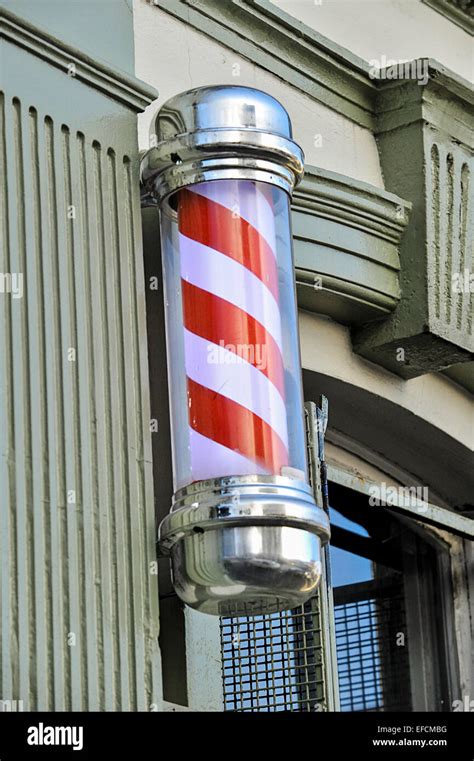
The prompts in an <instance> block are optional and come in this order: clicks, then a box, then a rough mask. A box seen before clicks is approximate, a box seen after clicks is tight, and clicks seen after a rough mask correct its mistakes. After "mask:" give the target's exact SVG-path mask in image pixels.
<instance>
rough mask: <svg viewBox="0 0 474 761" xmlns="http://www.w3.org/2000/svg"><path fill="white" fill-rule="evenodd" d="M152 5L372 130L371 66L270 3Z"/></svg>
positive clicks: (157, 1)
mask: <svg viewBox="0 0 474 761" xmlns="http://www.w3.org/2000/svg"><path fill="white" fill-rule="evenodd" d="M152 2H153V5H155V6H157V7H159V8H161V9H162V10H163V11H166V13H169V14H171V15H173V16H175V17H176V18H178V19H180V20H181V21H183V22H184V23H186V24H187V25H190V26H192V27H194V28H195V29H197V30H198V31H200V32H203V33H204V34H207V35H208V36H209V37H211V38H212V39H214V40H215V41H216V42H218V43H219V44H221V45H225V46H226V47H228V48H230V49H232V50H235V51H236V52H237V53H238V54H239V55H241V56H243V57H244V58H247V59H249V60H250V61H252V63H255V64H257V65H258V66H260V67H262V68H263V69H266V70H267V71H269V72H271V73H272V74H276V75H277V76H278V77H280V78H281V79H283V80H284V81H286V82H288V83H289V84H291V85H292V86H293V87H296V88H298V89H299V90H301V91H302V92H304V93H305V94H306V95H309V96H310V97H312V98H314V99H315V100H318V101H320V102H321V103H323V104H324V105H325V106H326V107H327V108H329V109H331V110H333V111H336V112H338V113H341V114H343V115H344V116H346V117H347V118H349V119H351V120H352V121H354V122H356V123H357V124H359V125H361V126H363V127H366V128H368V129H371V128H373V125H374V108H375V97H376V94H377V85H376V82H375V81H374V80H372V79H370V77H369V65H368V63H366V62H365V61H363V60H362V59H361V58H358V57H357V56H355V55H353V54H351V53H349V52H348V51H347V50H345V49H344V48H342V47H340V46H339V45H337V44H336V43H334V42H332V41H331V40H328V39H327V38H326V37H323V35H321V34H318V32H315V31H314V30H313V29H311V28H310V27H308V26H306V24H303V23H302V22H300V21H297V20H296V19H295V18H293V17H292V16H290V15H289V14H287V13H284V12H283V11H281V10H280V9H279V8H276V7H275V6H274V5H273V4H272V3H270V2H268V0H225V2H215V0H152ZM269 31H271V43H272V46H271V49H270V48H269V44H268V39H269V37H268V33H269Z"/></svg>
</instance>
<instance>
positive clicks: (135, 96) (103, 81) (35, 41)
mask: <svg viewBox="0 0 474 761" xmlns="http://www.w3.org/2000/svg"><path fill="white" fill-rule="evenodd" d="M2 38H3V39H6V40H8V41H9V42H12V43H14V44H15V45H18V46H19V47H22V48H23V49H25V50H27V51H28V52H29V53H32V54H33V55H35V56H37V57H38V58H41V59H43V60H44V61H46V62H47V63H49V64H50V65H52V66H55V67H56V68H58V69H61V71H64V72H65V73H66V74H67V72H68V70H69V68H70V67H71V65H73V66H74V77H75V79H78V80H80V81H81V82H84V83H85V84H87V85H89V86H90V87H93V88H94V89H96V90H100V91H101V92H103V93H104V94H106V95H107V96H108V97H109V98H113V99H114V100H116V101H119V102H120V103H122V104H123V105H125V106H127V107H128V108H130V109H132V110H133V111H137V112H138V111H143V110H144V109H145V108H146V107H147V106H148V105H149V104H150V103H151V102H152V101H153V100H155V99H156V98H157V97H158V93H157V91H156V90H155V88H154V87H150V86H149V85H147V84H145V83H144V82H141V81H140V80H138V79H136V78H135V77H130V76H128V75H127V74H125V73H124V72H122V71H119V70H117V69H112V68H110V67H109V66H107V65H106V64H104V63H102V62H101V61H98V60H97V59H94V58H91V57H90V56H89V55H87V54H85V53H83V52H82V51H81V50H78V49H77V48H75V47H73V46H71V45H68V44H67V43H65V42H63V41H62V40H58V39H57V38H56V37H54V36H53V35H51V34H49V33H48V32H46V31H44V30H43V29H40V28H39V27H37V26H35V25H34V24H31V23H30V22H28V21H26V20H25V19H23V18H21V17H19V16H17V15H16V14H14V13H12V12H11V11H9V10H7V9H6V8H3V7H0V39H2Z"/></svg>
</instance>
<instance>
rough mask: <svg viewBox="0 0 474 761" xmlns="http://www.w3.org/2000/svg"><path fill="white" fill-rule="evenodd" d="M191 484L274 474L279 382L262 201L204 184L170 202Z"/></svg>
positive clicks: (281, 412)
mask: <svg viewBox="0 0 474 761" xmlns="http://www.w3.org/2000/svg"><path fill="white" fill-rule="evenodd" d="M178 227H179V251H180V258H181V287H182V301H183V321H184V333H185V355H186V375H187V393H188V404H189V425H190V428H191V431H190V443H191V459H192V465H191V467H192V478H193V481H199V480H202V479H206V478H211V477H212V478H215V477H218V476H226V475H229V474H233V475H251V474H253V473H257V474H278V475H280V474H282V472H284V468H285V467H287V466H288V428H287V420H286V408H285V374H284V364H283V346H282V330H281V316H280V311H279V305H278V300H279V295H278V266H277V260H276V244H275V225H274V210H273V207H272V200H271V193H270V192H268V190H267V189H266V187H265V186H264V185H263V186H261V187H259V185H257V184H256V183H254V182H250V181H248V180H228V181H220V182H219V181H216V182H210V183H203V184H202V185H197V186H195V187H194V188H193V189H189V190H182V191H180V193H179V200H178Z"/></svg>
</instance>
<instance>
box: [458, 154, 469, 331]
mask: <svg viewBox="0 0 474 761" xmlns="http://www.w3.org/2000/svg"><path fill="white" fill-rule="evenodd" d="M469 180H470V176H469V166H468V165H467V163H464V164H463V165H462V168H461V178H460V183H461V203H460V205H459V269H460V273H461V278H462V279H463V280H464V273H465V271H466V270H467V271H468V272H469V267H468V263H467V255H466V254H467V250H466V249H467V238H468V225H469V190H470V188H469V184H470V183H469ZM465 298H466V300H467V302H468V333H469V334H470V333H471V330H472V310H471V309H470V308H469V307H470V298H471V294H470V293H469V292H468V293H467V294H466V296H465ZM462 323H463V299H462V298H460V297H459V296H458V302H457V314H456V324H457V327H458V329H459V330H461V328H462Z"/></svg>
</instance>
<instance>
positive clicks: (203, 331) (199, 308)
mask: <svg viewBox="0 0 474 761" xmlns="http://www.w3.org/2000/svg"><path fill="white" fill-rule="evenodd" d="M181 288H182V297H183V320H184V325H185V327H186V328H187V329H188V330H190V331H191V333H195V334H196V335H198V336H201V338H204V339H206V340H207V341H210V342H211V343H214V344H217V345H220V343H221V342H224V345H225V346H226V348H229V350H231V347H229V344H231V345H234V346H237V345H238V344H241V345H242V344H243V345H244V346H245V347H252V346H253V347H258V349H259V350H258V351H254V360H255V361H254V362H252V363H251V364H253V365H254V367H257V369H258V370H260V371H261V372H262V373H263V374H264V375H266V376H267V378H268V379H269V380H270V381H271V382H272V383H273V385H274V386H275V387H276V388H277V389H278V391H279V392H280V394H281V398H282V399H283V400H284V399H285V374H284V369H283V359H282V355H281V352H280V349H279V346H278V344H277V343H276V341H275V339H274V338H273V337H272V336H271V335H270V333H268V331H267V330H265V328H264V327H263V325H262V324H261V323H260V322H258V321H257V320H256V319H255V318H254V317H252V316H251V315H249V314H247V312H244V311H243V310H242V309H239V307H236V306H234V304H231V303H230V302H229V301H225V299H221V298H220V297H219V296H215V295H214V294H213V293H209V292H208V291H204V290H203V289H202V288H198V287H197V286H195V285H193V284H192V283H188V281H187V280H183V279H182V280H181ZM262 359H265V363H264V366H263V367H260V366H259V365H258V362H259V361H261V360H262Z"/></svg>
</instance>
